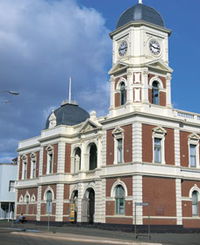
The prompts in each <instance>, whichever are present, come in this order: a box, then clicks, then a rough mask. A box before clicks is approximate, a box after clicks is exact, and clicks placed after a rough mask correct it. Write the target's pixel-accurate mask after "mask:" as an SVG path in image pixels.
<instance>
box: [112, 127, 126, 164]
mask: <svg viewBox="0 0 200 245" xmlns="http://www.w3.org/2000/svg"><path fill="white" fill-rule="evenodd" d="M112 134H113V137H114V164H122V163H124V130H123V129H122V128H120V127H117V128H115V129H114V130H113V132H112ZM119 139H121V140H122V161H121V162H119V161H118V143H119Z"/></svg>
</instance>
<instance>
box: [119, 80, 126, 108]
mask: <svg viewBox="0 0 200 245" xmlns="http://www.w3.org/2000/svg"><path fill="white" fill-rule="evenodd" d="M120 104H121V105H125V104H126V86H125V83H124V82H121V83H120Z"/></svg>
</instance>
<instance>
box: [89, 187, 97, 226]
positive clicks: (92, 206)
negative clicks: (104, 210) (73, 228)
mask: <svg viewBox="0 0 200 245" xmlns="http://www.w3.org/2000/svg"><path fill="white" fill-rule="evenodd" d="M88 192H89V195H88V222H89V224H93V223H94V213H95V192H94V190H93V189H92V188H90V189H88Z"/></svg>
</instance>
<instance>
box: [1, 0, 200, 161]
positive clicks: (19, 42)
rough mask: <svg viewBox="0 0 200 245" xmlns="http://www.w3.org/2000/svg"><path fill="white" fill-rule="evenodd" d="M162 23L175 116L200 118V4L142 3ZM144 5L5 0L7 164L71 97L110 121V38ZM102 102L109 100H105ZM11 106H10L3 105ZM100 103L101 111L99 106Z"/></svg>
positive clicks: (177, 0) (191, 0)
mask: <svg viewBox="0 0 200 245" xmlns="http://www.w3.org/2000/svg"><path fill="white" fill-rule="evenodd" d="M143 2H144V4H146V5H149V6H151V7H153V8H155V9H156V10H157V11H158V12H160V14H161V15H162V16H163V18H164V21H165V24H166V27H168V28H169V29H172V31H173V32H172V35H171V37H170V66H171V67H172V68H173V69H174V73H173V80H172V100H173V104H174V107H175V108H178V109H183V110H189V111H192V112H197V113H200V108H199V103H198V99H197V98H198V94H199V90H200V79H199V62H198V61H199V60H198V59H199V57H200V47H199V43H200V28H199V27H198V25H199V22H200V20H199V19H200V17H199V11H200V1H199V0H162V1H161V0H143ZM136 3H137V0H123V1H122V0H20V1H19V0H0V53H1V55H0V84H1V89H0V90H17V91H19V92H20V96H16V97H14V96H11V95H6V94H0V102H1V103H0V109H1V117H0V138H1V144H0V162H9V161H10V159H12V158H13V157H15V156H16V155H17V153H16V148H17V144H18V142H19V141H20V140H22V139H26V138H29V137H33V136H37V135H39V134H40V131H41V129H43V128H44V126H45V120H46V118H47V116H48V114H49V113H50V112H51V110H52V109H55V108H57V107H59V105H60V103H61V102H62V100H64V99H65V98H66V96H67V83H68V78H69V76H72V80H73V99H75V100H77V101H78V103H79V105H80V106H81V107H83V108H85V109H87V110H88V111H91V110H96V111H97V113H98V114H99V115H102V114H106V113H107V108H108V103H109V95H108V87H109V86H108V80H109V78H108V75H107V72H108V70H109V69H110V67H111V45H112V43H111V40H110V38H109V32H111V31H113V30H114V29H115V26H116V23H117V20H118V18H119V16H120V14H121V13H122V12H123V11H124V10H125V9H127V8H128V7H131V6H132V5H134V4H136ZM102 98H103V99H102ZM7 100H9V101H10V103H4V102H5V101H7ZM94 101H97V103H94Z"/></svg>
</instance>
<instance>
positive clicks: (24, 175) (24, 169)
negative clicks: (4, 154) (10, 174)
mask: <svg viewBox="0 0 200 245" xmlns="http://www.w3.org/2000/svg"><path fill="white" fill-rule="evenodd" d="M27 161H28V160H27V156H25V155H24V156H22V179H27Z"/></svg>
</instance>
